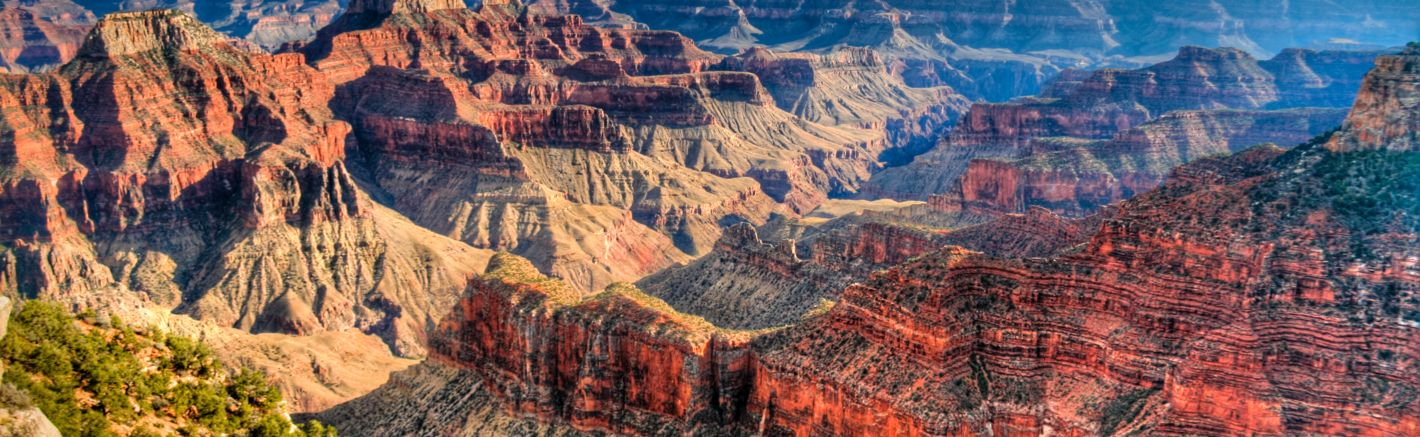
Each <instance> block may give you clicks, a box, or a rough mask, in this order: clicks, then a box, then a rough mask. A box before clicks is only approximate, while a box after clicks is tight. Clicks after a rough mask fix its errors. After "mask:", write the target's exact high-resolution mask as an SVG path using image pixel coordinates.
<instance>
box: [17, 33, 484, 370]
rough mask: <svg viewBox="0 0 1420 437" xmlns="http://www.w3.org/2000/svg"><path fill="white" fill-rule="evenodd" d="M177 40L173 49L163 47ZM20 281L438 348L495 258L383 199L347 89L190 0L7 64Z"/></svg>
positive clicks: (55, 292)
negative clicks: (431, 336) (201, 12)
mask: <svg viewBox="0 0 1420 437" xmlns="http://www.w3.org/2000/svg"><path fill="white" fill-rule="evenodd" d="M159 54H162V56H158V55H159ZM0 84H3V86H0V99H3V100H4V101H5V102H6V106H7V107H11V108H17V110H16V111H11V112H9V113H7V114H6V116H5V118H4V122H3V124H0V130H3V131H4V132H5V136H6V137H7V138H12V139H13V141H7V142H5V143H4V144H3V145H0V165H3V166H4V171H3V172H0V174H3V176H4V178H3V181H0V206H3V207H2V208H0V217H3V221H4V222H5V223H7V226H5V227H4V230H3V231H0V247H3V248H4V249H3V251H4V253H5V254H6V255H5V256H4V257H3V260H4V261H3V263H4V266H3V268H0V271H3V272H5V273H4V274H0V276H6V277H7V278H6V279H3V280H0V284H5V285H6V286H7V290H5V292H6V293H10V294H19V295H24V296H30V297H42V298H46V299H55V300H62V301H68V302H72V303H74V304H76V305H78V306H89V307H100V308H103V307H106V306H111V305H118V304H119V302H129V304H133V303H134V302H136V303H140V304H152V305H156V306H159V307H162V308H168V309H174V310H176V311H178V312H180V313H184V314H190V315H192V316H193V317H196V318H198V319H201V320H204V321H207V322H211V323H215V324H217V325H222V326H231V327H235V328H240V329H243V330H251V331H256V332H282V333H293V334H313V333H317V332H324V331H338V330H345V329H350V328H355V329H359V330H361V331H364V332H367V333H371V334H375V335H378V336H380V337H382V338H383V339H384V340H385V341H386V342H387V344H388V345H389V346H390V347H391V348H392V349H393V350H395V351H396V352H398V353H401V354H405V355H419V354H422V350H423V347H422V343H423V341H422V339H423V336H424V333H425V332H426V330H427V328H428V327H429V326H430V325H431V324H432V322H433V320H432V318H433V317H436V316H435V315H433V312H434V311H433V310H434V309H435V308H438V307H441V306H446V305H448V303H449V302H452V300H453V298H454V296H455V294H456V293H457V291H458V289H459V288H460V287H461V285H455V284H462V283H463V282H464V280H465V278H466V277H467V276H468V274H469V273H471V272H473V271H476V269H478V268H479V267H478V265H479V264H480V262H481V260H486V258H487V256H488V255H487V254H486V253H481V252H480V251H478V250H475V249H473V248H471V247H468V246H467V245H464V244H461V243H458V242H456V241H453V240H449V239H447V238H444V237H440V236H438V235H435V234H432V233H430V232H428V231H426V230H423V229H420V228H418V227H416V226H415V225H413V224H412V223H410V222H409V221H408V220H407V219H405V218H403V217H401V216H400V215H398V214H397V213H395V212H393V211H390V210H389V209H387V208H384V207H383V206H380V205H379V204H377V203H376V202H374V201H372V200H371V198H370V195H369V194H368V193H366V192H365V191H364V189H363V188H362V187H361V184H360V183H358V182H356V180H355V179H354V176H353V175H352V174H351V172H350V171H349V169H348V168H347V167H346V165H345V162H344V155H345V138H346V136H347V135H348V134H349V133H350V132H351V130H350V126H349V125H348V124H346V123H344V122H341V121H338V120H336V119H335V118H334V116H333V114H332V113H331V112H330V110H329V109H328V108H327V105H328V102H329V100H330V99H331V98H332V97H333V95H334V93H335V87H334V86H333V85H332V84H331V83H330V82H328V81H326V80H325V79H324V78H323V77H322V76H321V75H320V74H319V73H318V72H317V71H316V70H314V69H312V68H310V67H308V66H306V65H305V63H304V62H303V59H302V57H301V56H300V55H298V54H283V55H275V56H272V55H266V54H262V53H256V52H252V51H249V50H247V49H245V48H243V47H239V46H234V45H232V44H230V43H229V42H228V39H227V38H226V37H224V36H222V35H221V34H220V33H218V32H216V31H214V30H212V29H210V28H208V27H206V26H205V25H202V24H201V23H200V22H198V21H197V19H195V18H193V17H192V16H190V15H187V14H184V13H181V12H176V11H149V12H140V13H118V14H111V15H110V16H108V17H106V18H105V19H104V20H102V21H100V22H99V23H98V25H96V27H95V29H94V30H93V31H92V32H91V33H90V36H89V37H88V38H87V40H86V42H85V45H84V46H83V48H81V49H80V50H79V52H78V55H77V57H76V58H75V60H73V61H71V62H70V63H68V64H66V65H65V66H63V67H61V68H60V69H59V70H57V72H55V73H53V74H45V75H10V76H5V77H3V78H0Z"/></svg>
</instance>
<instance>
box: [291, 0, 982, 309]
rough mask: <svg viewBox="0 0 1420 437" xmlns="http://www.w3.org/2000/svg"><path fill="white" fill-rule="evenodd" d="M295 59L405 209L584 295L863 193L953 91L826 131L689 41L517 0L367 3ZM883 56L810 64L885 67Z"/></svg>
mask: <svg viewBox="0 0 1420 437" xmlns="http://www.w3.org/2000/svg"><path fill="white" fill-rule="evenodd" d="M299 50H300V51H301V52H303V53H305V54H307V55H308V56H309V63H310V64H311V65H312V66H314V67H315V68H316V69H318V70H320V71H321V72H323V73H325V74H326V75H328V76H329V77H331V78H332V79H333V80H334V81H335V82H336V84H337V92H336V97H335V99H334V100H333V101H332V107H333V108H335V110H336V112H337V113H339V114H340V115H341V116H342V118H344V119H346V120H350V121H351V122H352V124H353V125H354V135H353V136H354V138H355V139H356V140H357V141H358V144H357V145H356V146H355V147H356V148H357V149H358V152H357V153H356V154H355V156H356V158H357V160H358V162H360V163H361V164H363V165H362V169H361V171H362V172H366V173H368V174H369V175H370V176H371V178H372V181H373V182H374V183H375V184H376V185H377V187H378V188H379V190H380V191H382V193H383V194H384V195H388V196H389V197H390V198H391V202H392V204H393V205H394V206H395V207H396V209H398V210H399V211H401V212H403V213H404V214H407V215H408V216H410V217H411V218H412V219H413V220H414V221H415V222H416V223H418V224H420V225H422V226H424V227H427V228H429V229H432V230H434V231H436V232H440V233H442V234H445V235H448V236H450V237H453V238H456V239H459V240H462V241H464V242H466V243H469V244H472V245H474V246H477V247H486V248H492V249H500V250H509V251H513V252H515V253H518V254H520V255H523V256H525V257H527V258H529V259H531V260H532V261H533V262H534V263H535V264H537V265H538V266H539V267H540V268H542V269H543V270H544V271H547V272H551V273H553V274H555V275H556V276H558V277H560V278H564V279H567V280H568V281H570V282H571V283H573V284H574V285H575V286H577V287H579V288H582V289H586V290H596V289H600V288H603V287H605V286H606V285H608V284H610V283H612V282H616V281H631V280H635V279H638V278H640V277H642V276H645V275H647V274H649V273H651V272H654V271H657V270H660V269H661V268H664V267H666V266H669V265H672V264H674V263H679V262H685V261H687V260H689V258H690V257H692V256H698V255H701V254H704V253H706V252H707V251H708V250H709V248H710V247H711V246H712V245H713V244H714V242H715V240H716V239H717V238H718V236H719V234H720V229H721V227H722V226H723V225H727V224H732V223H735V222H740V221H748V222H751V223H763V222H764V221H765V220H766V219H767V218H768V216H769V214H770V213H773V212H783V213H790V214H792V213H797V212H805V211H808V210H810V209H812V208H813V207H814V206H815V205H817V204H818V203H820V202H822V201H823V200H824V199H826V198H827V197H828V196H829V195H830V194H842V193H851V192H854V191H856V190H857V188H858V187H859V186H860V185H861V183H862V182H863V181H865V180H866V179H867V178H868V177H869V175H870V173H871V172H872V171H873V170H875V169H876V168H877V167H878V159H879V156H880V155H882V154H883V152H884V151H886V150H888V149H890V148H892V145H893V141H894V140H893V139H892V138H889V135H888V134H887V132H889V131H893V132H901V134H900V136H901V137H904V138H905V137H910V136H912V135H914V132H919V131H922V130H932V129H935V128H936V126H937V125H936V124H935V123H936V122H932V121H922V122H921V123H925V124H926V125H925V126H923V127H920V128H919V127H918V126H917V124H916V123H918V120H916V111H926V112H927V113H932V114H937V113H941V114H946V113H950V111H952V110H953V109H951V108H953V106H952V105H954V104H955V103H953V102H957V101H959V99H960V97H957V96H956V95H955V94H952V93H951V92H950V90H944V89H943V90H930V91H920V92H915V93H914V94H911V95H910V96H909V98H905V99H903V100H901V101H890V102H886V103H885V104H884V105H883V106H879V107H875V108H874V109H875V110H881V112H875V113H872V114H866V113H864V114H860V115H859V116H858V118H855V119H853V120H848V119H846V118H843V119H831V120H822V121H825V123H818V122H815V121H814V120H811V119H806V118H805V117H800V116H797V115H795V114H792V113H789V112H786V111H784V110H783V109H780V107H778V106H776V100H775V96H774V95H773V94H772V92H771V91H770V90H768V89H766V87H765V86H763V85H762V82H761V81H760V79H759V77H758V76H756V75H754V74H750V73H748V72H744V71H732V70H736V68H734V67H740V66H739V65H729V64H726V65H721V57H720V56H718V55H714V54H711V53H708V52H705V51H702V50H700V49H699V48H698V47H696V45H695V44H694V43H693V42H691V41H690V40H689V39H687V38H684V37H682V36H680V35H678V34H674V33H670V32H659V31H644V30H631V29H607V28H598V27H593V26H589V25H586V24H584V23H583V22H582V21H581V18H580V17H578V16H575V15H565V16H564V15H534V14H529V13H527V10H526V8H525V7H524V6H522V5H521V4H518V3H516V2H512V3H500V4H490V3H485V4H484V5H483V6H482V8H481V9H479V10H478V11H473V10H469V9H465V8H463V7H461V6H459V5H457V4H454V3H451V2H418V3H417V4H416V3H411V2H410V1H409V0H401V1H394V2H389V1H384V2H379V1H372V2H364V3H358V4H355V5H354V6H352V7H351V9H350V11H349V12H347V13H346V14H345V15H342V16H341V17H340V18H338V19H337V20H336V21H335V22H334V23H333V24H332V25H331V26H330V27H328V28H326V29H324V30H322V31H321V33H320V34H319V35H318V36H317V38H316V39H315V40H313V41H312V42H311V43H310V44H308V45H304V46H301V47H299ZM849 61H853V60H851V59H849V60H844V62H849ZM872 62H873V59H871V58H869V59H865V60H864V65H866V66H864V67H861V69H857V68H858V67H849V66H846V65H845V66H844V67H843V68H842V69H841V70H835V69H833V68H831V67H832V66H831V65H829V64H822V65H810V68H809V69H808V70H807V72H808V74H811V75H814V77H820V76H819V75H824V76H822V77H835V76H842V75H854V74H860V73H855V72H853V71H863V72H865V73H862V74H882V75H885V73H883V70H882V67H881V66H880V65H878V64H874V63H872ZM717 65H718V66H719V67H716V66H717ZM835 65H836V64H835ZM712 67H716V68H712ZM739 69H741V70H746V69H748V68H739ZM839 71H843V72H839ZM825 80H828V79H825ZM830 82H831V81H830ZM841 85H842V83H841V82H838V85H835V86H840V87H841ZM889 86H890V85H889ZM897 90H898V89H893V88H889V89H888V90H886V91H883V92H896V91H897ZM875 92H876V91H875ZM926 102H934V104H935V106H929V107H927V108H911V107H909V106H907V105H910V104H916V103H926ZM923 115H924V116H925V115H926V114H925V113H924V114H923ZM909 119H910V121H909ZM909 125H910V126H909ZM904 142H906V140H904ZM569 176H571V177H569Z"/></svg>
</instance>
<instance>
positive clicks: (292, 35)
mask: <svg viewBox="0 0 1420 437" xmlns="http://www.w3.org/2000/svg"><path fill="white" fill-rule="evenodd" d="M342 3H343V2H340V1H337V0H314V1H306V0H283V1H255V0H230V1H193V0H126V1H108V0H102V1H101V0H8V1H5V2H3V3H0V35H4V36H3V37H0V69H3V70H6V71H10V72H24V71H36V70H46V69H49V68H53V67H57V66H59V65H62V64H64V63H65V62H68V61H69V60H70V59H72V58H73V57H74V55H75V54H76V52H77V51H78V49H79V46H80V45H81V44H83V42H84V35H86V34H87V33H88V31H89V29H90V28H91V27H92V26H93V25H94V23H95V22H97V21H98V20H97V18H96V17H101V16H104V15H107V14H110V13H114V12H123V11H143V10H152V9H165V8H166V9H178V10H181V11H184V12H187V13H189V14H192V15H194V16H196V17H197V18H198V19H199V20H201V21H203V22H205V23H207V24H208V25H210V26H213V27H215V28H216V29H217V30H220V31H222V32H224V33H227V34H228V35H230V36H232V37H234V38H239V39H242V40H245V41H248V42H251V43H253V44H255V45H258V46H261V47H266V48H269V49H275V48H277V47H280V46H281V45H282V44H285V43H287V42H291V41H300V40H304V39H307V38H310V37H311V36H312V35H314V34H315V32H316V30H318V29H320V28H321V27H324V26H325V25H326V24H327V23H329V22H330V21H331V20H332V19H333V18H335V16H336V15H339V14H340V10H341V4H342Z"/></svg>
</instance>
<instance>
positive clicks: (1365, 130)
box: [1326, 43, 1420, 151]
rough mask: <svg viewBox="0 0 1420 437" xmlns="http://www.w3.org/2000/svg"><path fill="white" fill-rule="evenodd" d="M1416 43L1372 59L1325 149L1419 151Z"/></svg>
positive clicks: (1419, 53) (1419, 69)
mask: <svg viewBox="0 0 1420 437" xmlns="http://www.w3.org/2000/svg"><path fill="white" fill-rule="evenodd" d="M1417 114H1420V44H1417V43H1410V45H1409V46H1407V47H1406V48H1405V51H1404V52H1401V53H1400V54H1399V55H1395V56H1382V57H1380V58H1377V59H1376V68H1375V69H1374V70H1371V73H1370V74H1368V75H1366V80H1365V81H1364V82H1362V83H1361V91H1360V94H1359V95H1357V96H1356V104H1355V106H1353V107H1352V108H1351V114H1350V115H1348V116H1347V117H1346V124H1345V127H1344V128H1343V129H1342V132H1341V134H1340V135H1337V136H1335V137H1334V138H1333V139H1332V140H1331V142H1330V143H1327V146H1326V147H1327V148H1328V149H1331V150H1334V151H1348V150H1392V151H1407V150H1409V151H1414V150H1420V116H1417Z"/></svg>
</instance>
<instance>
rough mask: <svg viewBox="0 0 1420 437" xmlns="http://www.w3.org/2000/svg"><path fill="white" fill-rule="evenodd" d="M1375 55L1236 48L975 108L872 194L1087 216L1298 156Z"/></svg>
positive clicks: (1107, 73)
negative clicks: (1250, 163) (1256, 54)
mask: <svg viewBox="0 0 1420 437" xmlns="http://www.w3.org/2000/svg"><path fill="white" fill-rule="evenodd" d="M1372 56H1374V54H1373V53H1359V52H1352V53H1339V52H1313V51H1305V50H1291V51H1287V52H1285V53H1283V54H1281V55H1278V56H1277V57H1275V58H1273V59H1272V60H1268V61H1262V62H1259V61H1257V60H1256V59H1254V58H1252V57H1251V56H1249V55H1247V54H1246V53H1244V52H1242V51H1239V50H1236V49H1203V48H1197V47H1185V48H1183V49H1180V50H1179V52H1178V55H1177V56H1176V57H1175V58H1174V59H1172V60H1170V61H1167V62H1163V63H1159V64H1156V65H1154V66H1151V67H1147V68H1143V69H1138V70H1112V69H1105V70H1100V71H1096V72H1093V73H1083V72H1068V73H1066V74H1063V75H1061V76H1060V77H1059V78H1058V79H1057V80H1056V81H1055V82H1053V83H1052V84H1051V85H1050V86H1048V87H1047V89H1046V90H1045V91H1044V92H1043V93H1042V95H1041V97H1034V98H1023V99H1017V100H1015V101H1012V102H1007V103H1000V104H976V105H974V106H973V107H972V109H971V111H970V112H968V113H967V115H965V116H964V117H963V119H962V120H961V121H960V122H959V123H958V125H957V127H955V128H954V129H953V130H952V131H951V132H950V133H948V134H947V135H946V136H945V137H943V139H942V141H941V142H939V143H938V145H937V146H936V147H934V148H933V149H932V150H930V151H928V152H927V153H925V154H923V155H921V156H918V157H917V158H916V159H915V160H914V162H913V163H911V164H909V165H906V166H903V167H899V168H892V169H888V170H885V171H883V172H881V173H879V174H877V175H875V176H874V177H873V180H872V181H870V182H869V183H868V185H867V186H866V187H865V188H864V190H863V192H864V193H866V195H879V196H888V197H894V198H905V199H923V198H926V197H929V196H930V195H932V194H945V195H946V196H948V197H951V198H953V200H954V201H959V202H961V203H963V205H964V206H965V207H981V208H985V209H988V210H1002V211H1012V212H1020V211H1024V208H1025V207H1026V206H1028V205H1040V206H1045V207H1047V208H1051V209H1053V210H1055V211H1057V212H1060V213H1066V214H1072V215H1082V214H1086V213H1088V212H1089V211H1091V210H1093V209H1094V208H1097V207H1098V206H1100V205H1104V204H1108V203H1110V202H1113V201H1117V200H1120V199H1123V198H1127V197H1129V196H1131V195H1133V194H1134V193H1138V192H1142V191H1144V190H1147V189H1149V188H1152V187H1154V186H1155V185H1157V184H1158V183H1159V181H1161V180H1162V177H1163V176H1164V175H1165V174H1166V173H1167V171H1168V170H1169V169H1171V168H1173V166H1176V165H1178V164H1182V163H1184V162H1188V161H1189V160H1192V159H1196V158H1198V157H1202V156H1207V155H1210V154H1216V153H1224V152H1231V151H1237V150H1239V149H1241V148H1243V147H1247V146H1251V145H1255V144H1260V143H1276V144H1281V145H1284V146H1290V145H1293V144H1297V143H1300V142H1301V141H1303V140H1305V139H1307V138H1310V137H1312V136H1314V135H1316V134H1318V133H1321V132H1322V131H1325V130H1327V129H1330V128H1332V127H1335V125H1336V124H1339V122H1338V121H1337V120H1338V119H1339V117H1340V116H1341V111H1340V110H1339V109H1338V110H1322V109H1298V108H1300V107H1304V106H1307V105H1339V103H1338V102H1340V101H1341V99H1342V98H1345V99H1347V100H1348V101H1349V99H1350V98H1351V97H1350V96H1354V95H1355V94H1354V88H1352V91H1348V92H1346V93H1342V92H1338V91H1337V89H1338V88H1340V87H1348V86H1351V85H1350V84H1357V83H1359V81H1360V78H1361V77H1362V76H1363V75H1364V74H1365V73H1364V72H1365V70H1364V67H1362V66H1363V65H1365V61H1364V60H1365V59H1370V58H1371V57H1372ZM1239 110H1243V111H1239ZM1175 111H1183V112H1176V113H1172V114H1170V113H1171V112H1175ZM987 161H990V162H987ZM973 205H974V206H973Z"/></svg>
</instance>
